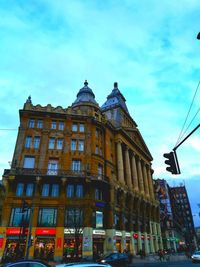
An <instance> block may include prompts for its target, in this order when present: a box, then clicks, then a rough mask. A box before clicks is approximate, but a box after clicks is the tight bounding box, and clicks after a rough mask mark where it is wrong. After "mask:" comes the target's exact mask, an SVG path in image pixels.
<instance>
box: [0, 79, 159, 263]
mask: <svg viewBox="0 0 200 267" xmlns="http://www.w3.org/2000/svg"><path fill="white" fill-rule="evenodd" d="M125 102H126V100H125V98H124V96H123V95H122V94H121V92H120V90H119V89H118V85H117V83H114V89H113V90H112V92H111V94H110V95H108V97H107V101H106V102H105V103H104V104H103V106H102V107H99V105H98V103H97V102H96V100H95V95H94V93H93V91H92V90H91V89H90V88H89V86H88V83H87V81H85V83H84V87H83V88H82V89H80V90H79V92H78V94H77V98H76V100H75V102H74V103H72V105H71V106H70V107H68V108H62V107H60V106H58V107H56V108H54V107H52V106H51V105H50V104H49V105H47V106H45V107H42V106H41V105H36V106H34V105H33V104H32V101H31V98H30V97H29V98H28V100H27V101H26V103H25V104H24V107H23V109H21V110H20V111H19V114H20V126H19V131H18V136H17V141H16V146H15V150H14V155H13V160H12V164H11V168H10V169H6V170H5V171H4V175H3V184H4V186H5V190H6V197H5V202H4V206H3V210H2V226H1V227H0V234H1V240H2V239H3V240H2V242H1V243H0V244H1V246H0V256H1V257H6V256H8V255H9V253H13V255H12V256H13V257H17V256H18V255H19V251H25V252H26V253H27V251H28V254H29V257H30V258H33V257H34V258H40V259H54V260H61V259H62V258H63V257H64V258H71V257H74V256H79V257H84V258H92V257H94V256H95V255H96V254H99V253H103V254H108V253H110V252H114V251H121V252H122V251H124V250H125V249H126V250H129V251H130V252H131V253H132V254H133V255H135V254H137V253H138V252H139V251H140V250H144V251H145V252H146V254H148V253H153V252H155V251H157V250H159V249H162V248H163V247H162V238H161V230H160V221H159V220H160V218H159V203H158V201H157V200H156V199H155V196H154V190H153V180H152V173H153V170H152V168H151V161H152V156H151V154H150V152H149V150H148V148H147V146H146V144H145V142H144V140H143V138H142V136H141V134H140V132H139V129H138V128H137V124H136V123H135V121H134V120H133V119H132V118H131V116H130V114H129V111H128V109H127V106H126V103H125ZM30 238H31V239H30ZM30 240H31V242H29V241H30Z"/></svg>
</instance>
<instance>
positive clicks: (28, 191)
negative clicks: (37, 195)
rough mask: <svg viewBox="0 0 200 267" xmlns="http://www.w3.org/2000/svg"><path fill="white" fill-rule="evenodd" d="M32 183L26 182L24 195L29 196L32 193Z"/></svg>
mask: <svg viewBox="0 0 200 267" xmlns="http://www.w3.org/2000/svg"><path fill="white" fill-rule="evenodd" d="M33 188H34V185H33V184H32V183H29V184H27V186H26V196H27V197H31V196H32V195H33Z"/></svg>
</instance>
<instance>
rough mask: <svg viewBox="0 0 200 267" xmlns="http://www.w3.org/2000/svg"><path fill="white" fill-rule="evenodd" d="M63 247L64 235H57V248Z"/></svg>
mask: <svg viewBox="0 0 200 267" xmlns="http://www.w3.org/2000/svg"><path fill="white" fill-rule="evenodd" d="M61 247H62V237H57V248H61Z"/></svg>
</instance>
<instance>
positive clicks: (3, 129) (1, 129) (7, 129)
mask: <svg viewBox="0 0 200 267" xmlns="http://www.w3.org/2000/svg"><path fill="white" fill-rule="evenodd" d="M17 130H18V129H0V131H17Z"/></svg>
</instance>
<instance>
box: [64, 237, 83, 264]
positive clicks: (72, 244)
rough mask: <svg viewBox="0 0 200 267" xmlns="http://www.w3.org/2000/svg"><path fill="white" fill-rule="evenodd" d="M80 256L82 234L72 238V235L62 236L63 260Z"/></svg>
mask: <svg viewBox="0 0 200 267" xmlns="http://www.w3.org/2000/svg"><path fill="white" fill-rule="evenodd" d="M81 257H82V236H81V237H78V238H76V239H75V238H74V237H73V236H69V235H68V236H67V235H65V237H64V246H63V260H64V261H68V260H71V259H74V258H80V259H81Z"/></svg>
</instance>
